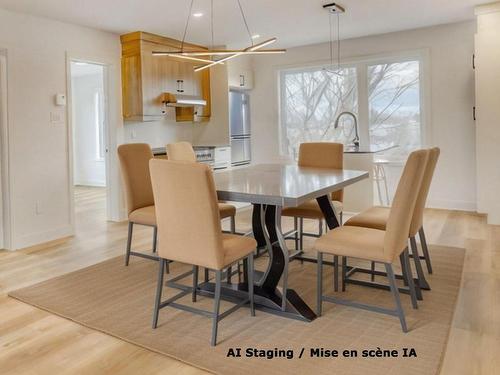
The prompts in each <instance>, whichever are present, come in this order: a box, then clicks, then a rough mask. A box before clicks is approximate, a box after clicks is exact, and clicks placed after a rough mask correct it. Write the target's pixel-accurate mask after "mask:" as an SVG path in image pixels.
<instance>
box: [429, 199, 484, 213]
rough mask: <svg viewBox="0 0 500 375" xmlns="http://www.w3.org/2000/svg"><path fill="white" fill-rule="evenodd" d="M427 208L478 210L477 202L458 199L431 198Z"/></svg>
mask: <svg viewBox="0 0 500 375" xmlns="http://www.w3.org/2000/svg"><path fill="white" fill-rule="evenodd" d="M425 207H426V208H439V209H444V210H459V211H470V212H477V210H476V202H467V201H456V200H449V199H430V200H429V201H428V202H427V204H426V206H425Z"/></svg>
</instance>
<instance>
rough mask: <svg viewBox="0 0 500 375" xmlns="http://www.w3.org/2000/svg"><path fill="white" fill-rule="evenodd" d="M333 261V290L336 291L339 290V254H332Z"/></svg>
mask: <svg viewBox="0 0 500 375" xmlns="http://www.w3.org/2000/svg"><path fill="white" fill-rule="evenodd" d="M333 263H334V266H333V267H334V268H333V290H335V291H336V292H338V291H339V256H338V255H334V256H333Z"/></svg>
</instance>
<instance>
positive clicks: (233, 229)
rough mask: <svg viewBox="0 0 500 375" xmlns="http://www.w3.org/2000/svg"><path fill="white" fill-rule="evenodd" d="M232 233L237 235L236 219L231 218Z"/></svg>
mask: <svg viewBox="0 0 500 375" xmlns="http://www.w3.org/2000/svg"><path fill="white" fill-rule="evenodd" d="M229 222H230V231H231V233H232V234H234V233H236V217H235V216H231V218H230V221H229Z"/></svg>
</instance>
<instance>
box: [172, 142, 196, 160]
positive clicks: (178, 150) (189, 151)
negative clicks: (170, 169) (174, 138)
mask: <svg viewBox="0 0 500 375" xmlns="http://www.w3.org/2000/svg"><path fill="white" fill-rule="evenodd" d="M167 156H168V160H173V161H191V162H195V161H196V154H195V153H194V150H193V146H191V143H189V142H177V143H171V144H168V145H167Z"/></svg>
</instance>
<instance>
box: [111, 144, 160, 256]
mask: <svg viewBox="0 0 500 375" xmlns="http://www.w3.org/2000/svg"><path fill="white" fill-rule="evenodd" d="M118 157H119V159H120V165H121V172H122V177H123V184H124V186H125V195H126V198H127V209H128V238H127V252H126V256H125V265H127V266H128V264H129V260H130V256H131V255H135V256H139V257H142V258H148V259H157V257H153V256H150V255H147V254H143V253H138V252H135V251H131V246H132V234H133V229H134V224H139V225H145V226H149V227H153V228H154V229H153V253H154V252H156V239H157V228H156V216H155V207H154V199H153V190H152V187H151V178H150V176H149V161H150V160H151V159H152V158H153V157H154V156H153V152H152V151H151V147H150V146H149V145H148V144H144V143H134V144H124V145H121V146H119V147H118Z"/></svg>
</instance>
